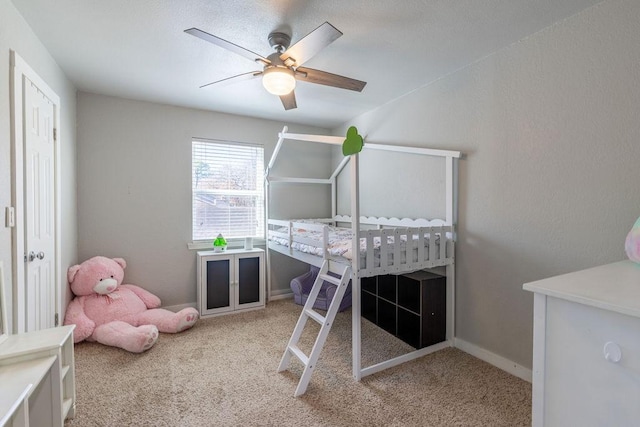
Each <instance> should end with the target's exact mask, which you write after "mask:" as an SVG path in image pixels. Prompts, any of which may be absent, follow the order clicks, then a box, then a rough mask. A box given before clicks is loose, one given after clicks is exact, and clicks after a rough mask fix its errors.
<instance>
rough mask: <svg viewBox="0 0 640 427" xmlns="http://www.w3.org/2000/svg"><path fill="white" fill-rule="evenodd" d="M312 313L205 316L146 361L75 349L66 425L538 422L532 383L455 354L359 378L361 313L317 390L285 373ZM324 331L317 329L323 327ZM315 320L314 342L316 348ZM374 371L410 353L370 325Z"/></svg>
mask: <svg viewBox="0 0 640 427" xmlns="http://www.w3.org/2000/svg"><path fill="white" fill-rule="evenodd" d="M299 313H300V306H297V305H295V304H293V302H292V301H291V300H283V301H275V302H272V303H269V304H268V306H267V308H266V309H264V310H256V311H251V312H246V313H239V314H233V315H229V316H221V317H215V318H208V319H201V320H200V321H199V322H198V323H197V324H196V325H195V326H194V327H193V328H192V329H191V330H189V331H186V332H183V333H181V334H177V335H168V334H162V335H161V336H160V338H159V339H158V342H157V343H156V345H155V346H154V347H153V348H152V349H151V350H149V351H147V352H146V353H143V354H132V353H128V352H126V351H124V350H120V349H116V348H113V347H106V346H103V345H100V344H95V343H86V342H85V343H80V344H77V345H76V348H75V362H76V387H77V406H76V417H75V419H73V420H71V421H69V422H67V423H66V426H254V425H258V426H528V425H531V416H530V411H531V403H530V402H531V385H530V384H529V383H527V382H525V381H522V380H520V379H518V378H516V377H514V376H512V375H509V374H507V373H505V372H503V371H501V370H499V369H497V368H495V367H493V366H491V365H489V364H487V363H484V362H482V361H480V360H478V359H476V358H474V357H471V356H469V355H467V354H466V353H464V352H462V351H459V350H457V349H453V348H449V349H445V350H441V351H438V352H436V353H433V354H431V355H427V356H425V357H422V358H420V359H418V360H415V361H412V362H409V363H405V364H403V365H400V366H398V367H395V368H391V369H388V370H385V371H383V372H380V373H377V374H375V375H372V376H368V377H365V378H364V379H363V380H362V381H361V382H356V381H355V380H353V378H352V376H351V312H350V311H346V312H343V313H339V314H338V317H337V319H336V322H335V324H334V326H333V328H332V330H331V332H330V334H329V338H328V339H327V343H326V345H325V348H324V351H323V353H322V355H321V356H320V361H319V363H318V365H317V368H316V370H315V372H314V374H313V376H312V378H311V383H310V385H309V388H308V389H307V393H306V394H305V395H303V396H302V397H300V398H294V397H293V392H294V390H295V387H296V386H297V384H298V379H299V376H300V373H301V370H302V365H301V364H300V363H299V362H298V361H297V359H295V358H294V359H293V360H294V361H293V362H292V366H291V369H290V371H286V372H284V373H278V372H276V368H277V366H278V363H279V362H280V358H281V356H282V352H283V350H284V348H285V345H286V343H287V341H288V339H289V336H290V334H291V331H292V330H293V327H294V325H295V323H296V321H297V317H298V315H299ZM312 324H313V325H312ZM316 326H317V325H316V324H315V322H313V321H310V322H308V326H307V328H308V329H307V332H306V333H305V335H304V336H303V345H301V347H303V349H305V350H306V351H307V352H308V350H309V349H310V346H311V345H312V342H313V341H312V339H314V338H315V336H314V334H313V332H314V331H315V330H317V328H315V327H316ZM363 334H364V335H365V336H366V338H367V339H366V342H365V343H363V359H365V365H364V366H368V365H370V364H372V363H375V362H378V361H381V360H383V358H385V357H387V356H392V355H396V354H400V353H401V352H403V351H406V350H407V349H408V347H407V346H406V345H405V344H404V343H402V342H401V341H398V340H396V339H395V338H394V337H392V336H391V335H389V334H387V333H386V332H383V331H381V330H380V329H379V328H377V327H376V326H373V325H372V324H370V323H369V322H366V321H363Z"/></svg>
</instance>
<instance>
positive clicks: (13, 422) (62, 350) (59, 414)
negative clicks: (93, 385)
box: [0, 325, 76, 427]
mask: <svg viewBox="0 0 640 427" xmlns="http://www.w3.org/2000/svg"><path fill="white" fill-rule="evenodd" d="M74 327H75V326H73V325H69V326H61V327H57V328H51V329H43V330H40V331H34V332H27V333H23V334H16V335H9V337H8V338H7V339H6V340H5V341H3V342H2V343H1V344H0V427H4V426H11V427H13V426H15V427H24V426H31V427H34V426H35V427H37V426H44V427H56V426H59V427H62V426H63V425H64V420H65V418H73V417H74V415H75V401H76V388H75V364H74V354H73V329H74Z"/></svg>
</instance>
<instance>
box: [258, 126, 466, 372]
mask: <svg viewBox="0 0 640 427" xmlns="http://www.w3.org/2000/svg"><path fill="white" fill-rule="evenodd" d="M287 131H288V129H287V127H286V126H285V127H284V129H283V130H282V132H281V133H279V135H278V136H279V138H278V143H277V145H276V148H275V150H274V152H273V155H272V156H271V159H270V161H269V164H268V166H267V170H266V173H265V180H266V191H267V195H269V190H270V186H271V185H273V184H276V183H306V184H320V185H330V186H331V196H332V197H331V204H332V218H325V219H317V220H313V221H302V220H275V219H269V209H268V200H269V197H267V233H268V236H267V242H268V248H269V249H271V250H274V251H277V252H279V253H282V254H284V255H287V256H290V257H292V258H295V259H298V260H300V261H303V262H305V263H307V264H311V265H315V266H317V267H320V265H322V263H323V262H324V261H325V260H328V261H329V270H330V271H333V272H335V273H340V272H342V271H343V270H344V266H345V264H346V265H350V266H351V271H352V277H351V279H352V285H351V286H352V352H353V358H352V359H353V376H354V378H355V379H356V380H360V379H361V378H362V377H364V376H367V375H371V374H373V373H376V372H379V371H381V370H384V369H387V368H390V367H392V366H396V365H399V364H401V363H404V362H407V361H410V360H413V359H416V358H418V357H421V356H424V355H426V354H429V353H432V352H434V351H437V350H440V349H443V348H445V347H451V346H453V333H454V330H455V329H454V319H455V305H454V295H455V269H454V261H455V224H456V206H457V159H458V158H460V157H461V153H460V152H458V151H447V150H434V149H428V148H417V147H407V146H395V145H381V144H369V143H366V144H365V145H364V149H367V150H386V151H395V152H403V153H409V154H414V155H424V156H436V157H442V158H444V161H445V173H446V179H445V186H446V188H445V190H446V191H445V193H446V200H445V203H446V218H445V219H432V220H427V219H406V218H405V219H398V218H376V217H361V216H360V191H359V155H358V154H353V155H351V156H348V157H345V158H344V159H343V160H342V161H341V162H340V164H339V165H338V166H337V168H336V169H335V171H334V172H333V173H332V174H331V176H330V177H329V178H327V179H314V178H295V177H277V176H273V175H272V174H271V171H272V168H273V166H274V164H275V162H276V159H277V157H278V154H279V152H280V149H281V148H282V145H283V143H284V141H285V140H292V141H308V142H317V143H324V144H334V145H342V143H343V141H344V137H336V136H323V135H304V134H293V133H288V132H287ZM348 162H351V171H350V181H351V185H350V191H351V194H350V197H351V215H350V216H346V215H337V212H336V211H337V177H338V175H339V174H340V172H341V171H342V170H343V169H344V167H345V166H346V164H347V163H348ZM354 219H355V220H354ZM345 224H348V226H349V228H350V229H351V234H350V239H351V244H350V245H349V248H360V251H358V253H359V256H354V255H353V253H354V251H352V250H351V256H347V257H345V256H343V255H344V254H340V253H339V252H340V251H336V250H335V247H332V244H334V243H335V241H334V240H333V238H332V236H331V233H330V232H331V231H333V230H334V228H333V227H334V226H336V225H343V226H344V225H345ZM298 229H303V230H304V231H305V233H303V234H302V235H300V234H298V233H296V230H298ZM395 242H402V244H395ZM301 249H302V250H301ZM303 250H304V251H303ZM268 252H269V251H267V265H269V267H270V256H269V254H268ZM434 267H444V268H445V269H446V277H447V317H446V319H447V327H446V339H445V341H443V342H440V343H437V344H434V345H431V346H428V347H424V348H422V349H419V350H416V351H412V352H410V353H407V354H404V355H402V356H399V357H395V358H392V359H389V360H386V361H384V362H381V363H378V364H375V365H372V366H369V367H365V368H363V367H362V366H361V360H362V358H361V343H362V341H361V340H362V336H361V327H362V325H361V316H360V311H361V310H360V279H361V278H363V277H371V276H377V275H382V274H401V273H407V272H412V271H417V270H422V269H428V268H434Z"/></svg>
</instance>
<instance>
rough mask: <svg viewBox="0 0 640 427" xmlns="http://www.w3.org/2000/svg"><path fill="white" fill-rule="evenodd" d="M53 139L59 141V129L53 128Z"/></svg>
mask: <svg viewBox="0 0 640 427" xmlns="http://www.w3.org/2000/svg"><path fill="white" fill-rule="evenodd" d="M53 140H54V141H57V140H58V129H56V128H53Z"/></svg>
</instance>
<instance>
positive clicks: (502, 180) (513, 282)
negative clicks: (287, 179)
mask: <svg viewBox="0 0 640 427" xmlns="http://www.w3.org/2000/svg"><path fill="white" fill-rule="evenodd" d="M639 40H640V2H638V1H637V0H609V1H605V2H603V3H601V4H598V5H596V6H594V7H592V8H590V9H587V10H585V11H583V12H581V13H579V14H577V15H575V16H573V17H571V18H569V19H567V20H565V21H562V22H559V23H557V24H555V25H553V26H551V27H549V28H547V29H544V30H542V31H540V32H539V33H537V34H534V35H532V36H530V37H528V38H526V39H524V40H522V41H520V42H518V43H515V44H514V45H512V46H510V47H508V48H506V49H503V50H501V51H498V52H496V53H495V54H493V55H491V56H489V57H486V58H484V59H483V60H481V61H479V62H477V63H475V64H472V65H470V66H468V67H466V68H464V69H462V70H459V71H458V72H456V73H454V74H451V75H449V76H446V77H444V78H442V79H441V80H439V81H436V82H434V83H432V84H430V85H428V86H426V87H423V88H421V89H419V90H416V91H414V92H413V93H411V94H408V95H406V96H404V97H402V98H400V99H397V100H396V101H394V102H392V103H390V104H387V105H385V106H383V107H381V108H379V109H377V110H375V111H371V112H369V113H367V114H364V115H362V116H360V117H358V118H356V119H354V120H351V121H349V122H348V123H346V124H345V126H344V127H342V128H340V129H336V132H343V131H344V130H345V129H346V127H347V126H350V125H356V126H357V127H358V129H359V131H360V133H361V134H363V135H366V140H365V142H366V141H369V142H379V143H402V144H408V145H417V146H426V147H432V148H443V149H453V150H461V151H463V152H464V153H465V155H466V158H465V159H463V160H462V161H461V162H460V185H459V189H460V205H459V234H458V236H459V243H458V245H457V263H456V272H457V294H456V306H457V311H456V312H457V319H456V329H457V330H456V334H457V336H458V337H460V338H462V339H463V340H465V341H468V342H470V343H472V344H475V345H477V346H479V347H481V348H484V349H486V350H489V351H491V352H494V353H496V354H498V355H501V356H503V357H505V358H507V359H509V360H512V361H514V362H516V363H518V364H521V365H523V366H531V352H532V305H533V296H532V294H530V293H528V292H525V291H523V290H522V284H523V283H525V282H529V281H532V280H537V279H542V278H545V277H549V276H553V275H557V274H560V273H566V272H570V271H573V270H579V269H584V268H588V267H592V266H596V265H600V264H606V263H609V262H613V261H617V260H621V259H623V258H624V257H625V254H624V238H625V235H626V233H627V231H628V230H629V229H630V228H631V226H632V224H633V222H634V221H635V219H636V218H637V217H638V216H639V215H640V167H638V159H640V120H638V112H639V111H640V68H639V64H640V43H639ZM363 163H364V162H363ZM381 166H382V167H384V166H385V165H384V164H382V165H381ZM398 185H400V184H398V183H394V182H390V183H389V185H388V186H387V187H386V188H385V189H384V190H383V192H382V194H385V191H387V192H395V191H396V188H397V187H398ZM377 202H378V209H379V210H380V213H378V214H379V215H381V214H384V210H385V206H386V203H385V199H384V198H379V199H377ZM603 285H604V286H606V283H605V284H603Z"/></svg>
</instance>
